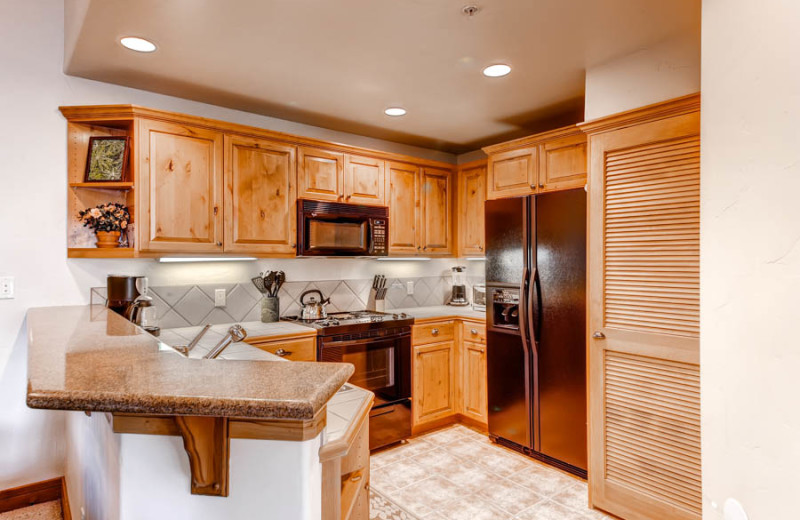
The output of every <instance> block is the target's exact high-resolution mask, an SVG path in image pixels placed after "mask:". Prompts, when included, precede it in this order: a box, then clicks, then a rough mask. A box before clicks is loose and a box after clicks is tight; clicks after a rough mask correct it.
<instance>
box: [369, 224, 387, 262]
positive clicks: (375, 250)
mask: <svg viewBox="0 0 800 520" xmlns="http://www.w3.org/2000/svg"><path fill="white" fill-rule="evenodd" d="M370 229H371V230H372V247H371V248H370V254H371V255H374V256H383V255H387V254H389V250H388V248H387V246H386V240H387V238H386V234H387V233H388V231H389V219H385V218H373V219H370Z"/></svg>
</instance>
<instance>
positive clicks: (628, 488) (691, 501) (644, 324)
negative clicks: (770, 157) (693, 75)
mask: <svg viewBox="0 0 800 520" xmlns="http://www.w3.org/2000/svg"><path fill="white" fill-rule="evenodd" d="M699 122H700V115H699V112H690V113H684V114H683V115H678V116H673V117H666V118H663V116H662V118H659V119H657V120H655V121H650V122H643V123H642V122H640V123H638V124H636V125H634V126H627V127H622V128H619V129H612V130H606V131H602V132H600V133H597V134H593V135H591V137H590V150H591V152H590V153H591V156H590V157H591V162H590V219H589V220H590V329H589V331H590V332H589V333H590V334H592V337H591V338H590V339H589V366H590V368H589V378H590V381H589V384H590V391H589V400H590V412H589V413H590V432H589V434H590V467H589V481H590V496H591V501H592V504H593V505H594V506H595V507H598V508H600V509H604V510H606V511H608V512H611V513H613V514H615V515H617V516H620V517H622V518H624V519H627V520H639V519H649V520H699V519H700V518H701V494H700V491H701V482H700V371H699V368H700V367H699V340H698V337H699V328H700V323H699V267H700V266H699V262H700V255H699V247H700V243H699V239H700V200H699V199H700V137H699V130H700V126H699Z"/></svg>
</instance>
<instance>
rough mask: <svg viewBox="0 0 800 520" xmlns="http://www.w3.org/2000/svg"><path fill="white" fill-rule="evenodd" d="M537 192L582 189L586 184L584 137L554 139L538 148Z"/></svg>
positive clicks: (574, 136)
mask: <svg viewBox="0 0 800 520" xmlns="http://www.w3.org/2000/svg"><path fill="white" fill-rule="evenodd" d="M540 162H541V164H540V166H539V191H555V190H568V189H570V188H582V187H583V186H584V185H585V184H586V136H585V135H583V134H581V135H573V136H569V137H564V138H562V139H554V140H552V141H549V142H547V143H545V144H543V145H541V147H540Z"/></svg>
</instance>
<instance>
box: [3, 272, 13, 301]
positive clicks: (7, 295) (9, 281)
mask: <svg viewBox="0 0 800 520" xmlns="http://www.w3.org/2000/svg"><path fill="white" fill-rule="evenodd" d="M13 297H14V277H13V276H2V277H0V300H10V299H12V298H13Z"/></svg>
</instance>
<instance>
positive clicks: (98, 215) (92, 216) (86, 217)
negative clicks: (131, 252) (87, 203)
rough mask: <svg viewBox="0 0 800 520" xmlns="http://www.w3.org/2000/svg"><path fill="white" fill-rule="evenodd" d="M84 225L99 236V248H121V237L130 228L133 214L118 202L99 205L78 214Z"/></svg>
mask: <svg viewBox="0 0 800 520" xmlns="http://www.w3.org/2000/svg"><path fill="white" fill-rule="evenodd" d="M78 219H79V220H80V221H81V222H83V225H84V226H85V227H88V228H92V229H93V230H94V232H95V234H96V235H97V247H100V248H112V247H119V235H120V232H122V231H124V230H125V229H126V228H127V227H128V222H130V220H131V214H130V212H129V211H128V207H127V206H124V205H122V204H119V203H116V202H109V203H108V204H98V205H97V207H94V208H86V209H85V210H83V211H79V212H78Z"/></svg>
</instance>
